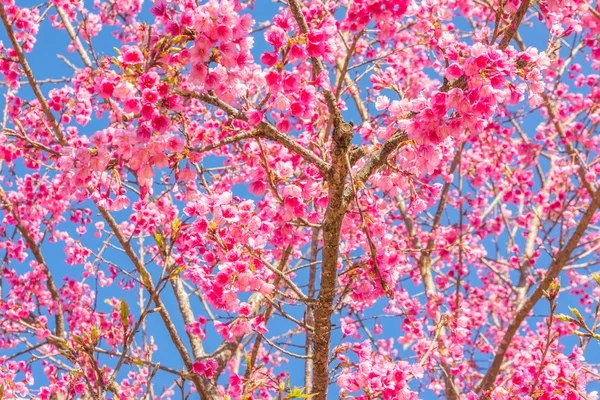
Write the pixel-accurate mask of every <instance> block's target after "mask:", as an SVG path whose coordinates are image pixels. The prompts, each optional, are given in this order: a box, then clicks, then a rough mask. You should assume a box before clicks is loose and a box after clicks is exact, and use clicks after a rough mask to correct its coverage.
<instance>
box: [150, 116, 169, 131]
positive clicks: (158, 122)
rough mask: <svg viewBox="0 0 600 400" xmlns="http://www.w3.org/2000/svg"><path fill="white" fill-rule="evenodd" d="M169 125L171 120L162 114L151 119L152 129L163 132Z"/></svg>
mask: <svg viewBox="0 0 600 400" xmlns="http://www.w3.org/2000/svg"><path fill="white" fill-rule="evenodd" d="M170 126H171V120H170V119H169V118H167V117H165V116H164V115H157V116H156V117H154V118H153V119H152V129H154V130H155V131H157V132H159V133H165V132H166V131H167V130H168V129H169V127H170Z"/></svg>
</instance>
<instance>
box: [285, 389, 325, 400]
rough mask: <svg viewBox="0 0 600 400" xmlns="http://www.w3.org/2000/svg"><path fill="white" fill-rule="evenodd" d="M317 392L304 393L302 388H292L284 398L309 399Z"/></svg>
mask: <svg viewBox="0 0 600 400" xmlns="http://www.w3.org/2000/svg"><path fill="white" fill-rule="evenodd" d="M316 395H317V394H316V393H314V394H306V393H304V388H294V389H293V390H292V391H291V392H290V394H288V395H287V396H285V398H286V399H310V398H312V397H315V396H316Z"/></svg>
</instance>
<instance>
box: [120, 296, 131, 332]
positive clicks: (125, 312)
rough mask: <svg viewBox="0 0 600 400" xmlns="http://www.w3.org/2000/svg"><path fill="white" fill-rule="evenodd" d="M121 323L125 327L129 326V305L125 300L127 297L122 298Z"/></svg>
mask: <svg viewBox="0 0 600 400" xmlns="http://www.w3.org/2000/svg"><path fill="white" fill-rule="evenodd" d="M120 317H121V323H122V324H123V326H124V327H125V328H127V327H128V326H129V305H128V304H127V302H126V301H125V299H121V312H120Z"/></svg>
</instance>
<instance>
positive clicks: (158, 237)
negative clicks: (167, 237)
mask: <svg viewBox="0 0 600 400" xmlns="http://www.w3.org/2000/svg"><path fill="white" fill-rule="evenodd" d="M154 240H155V241H156V246H158V250H159V251H160V254H161V255H162V256H163V257H164V256H165V254H166V252H165V244H164V243H163V240H162V235H161V234H160V233H155V234H154Z"/></svg>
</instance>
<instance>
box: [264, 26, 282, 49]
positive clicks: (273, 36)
mask: <svg viewBox="0 0 600 400" xmlns="http://www.w3.org/2000/svg"><path fill="white" fill-rule="evenodd" d="M265 40H266V41H267V43H269V44H270V45H272V46H273V47H274V48H275V50H279V49H280V48H281V47H283V45H284V44H285V42H286V34H285V31H284V30H283V29H281V28H280V27H278V26H272V27H271V29H269V30H268V31H267V32H265Z"/></svg>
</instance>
